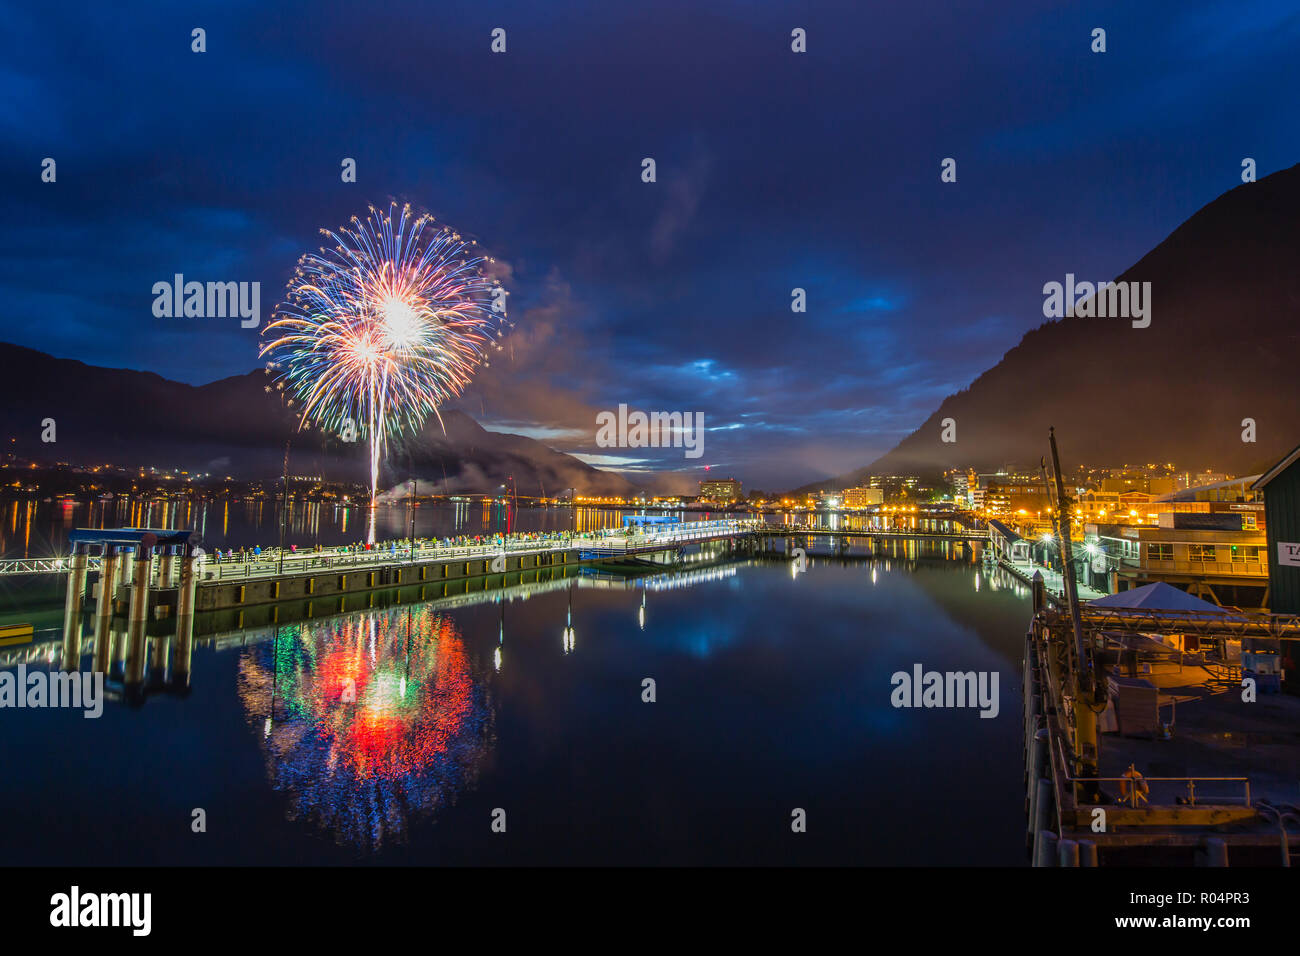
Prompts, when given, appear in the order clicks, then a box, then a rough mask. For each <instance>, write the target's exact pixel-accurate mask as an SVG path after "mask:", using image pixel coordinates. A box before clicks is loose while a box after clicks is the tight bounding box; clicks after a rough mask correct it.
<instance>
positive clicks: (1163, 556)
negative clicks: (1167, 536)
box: [1147, 544, 1174, 561]
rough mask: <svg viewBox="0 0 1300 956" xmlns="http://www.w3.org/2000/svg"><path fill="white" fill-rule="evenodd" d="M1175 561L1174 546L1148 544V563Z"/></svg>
mask: <svg viewBox="0 0 1300 956" xmlns="http://www.w3.org/2000/svg"><path fill="white" fill-rule="evenodd" d="M1173 559H1174V546H1173V545H1172V544H1148V545H1147V560H1148V561H1172V560H1173Z"/></svg>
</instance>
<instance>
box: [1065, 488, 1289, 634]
mask: <svg viewBox="0 0 1300 956" xmlns="http://www.w3.org/2000/svg"><path fill="white" fill-rule="evenodd" d="M1084 547H1085V552H1086V554H1087V556H1088V557H1089V560H1087V561H1085V562H1083V563H1082V564H1081V566H1080V569H1079V579H1080V580H1081V581H1082V583H1084V584H1086V585H1088V586H1089V587H1093V588H1095V589H1097V590H1099V591H1107V592H1111V593H1114V592H1117V591H1125V590H1128V589H1130V588H1135V587H1141V586H1142V585H1144V584H1151V583H1153V582H1156V581H1164V582H1166V583H1168V584H1173V585H1175V586H1177V587H1179V588H1181V589H1183V590H1185V591H1187V592H1188V593H1189V594H1193V595H1195V596H1197V597H1200V598H1203V599H1205V600H1207V601H1212V602H1214V603H1215V604H1218V605H1220V606H1224V607H1240V608H1243V609H1247V610H1258V609H1261V608H1266V607H1268V606H1269V593H1268V592H1269V560H1268V547H1267V541H1266V539H1265V536H1264V533H1263V532H1262V531H1260V530H1258V529H1257V528H1245V527H1243V516H1242V514H1240V513H1233V512H1220V513H1211V512H1202V513H1179V512H1166V513H1163V514H1160V515H1159V516H1158V522H1157V523H1156V524H1155V525H1149V524H1148V525H1135V524H1117V523H1097V522H1094V523H1089V524H1087V525H1086V526H1085V530H1084Z"/></svg>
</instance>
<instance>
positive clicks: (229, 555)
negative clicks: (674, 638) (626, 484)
mask: <svg viewBox="0 0 1300 956" xmlns="http://www.w3.org/2000/svg"><path fill="white" fill-rule="evenodd" d="M622 533H623V529H615V528H607V529H604V530H601V531H595V532H577V531H516V532H511V533H509V534H504V533H497V534H460V535H449V536H446V537H440V538H416V539H415V550H416V552H417V553H418V552H420V551H427V550H429V549H442V550H450V549H455V548H505V547H507V546H520V545H522V546H546V545H550V546H553V547H562V546H567V545H570V544H572V543H573V542H574V541H577V540H590V539H593V538H597V537H601V536H605V535H609V534H622ZM410 548H411V539H410V538H390V539H387V540H384V541H378V542H375V543H374V544H370V543H367V542H364V541H356V542H353V543H352V544H345V545H335V546H330V547H324V546H322V545H319V544H317V545H316V546H315V547H313V548H311V549H310V550H308V549H301V550H300V549H299V548H298V546H297V545H295V544H291V545H289V546H288V547H287V548H285V549H284V556H285V557H291V556H295V557H296V556H298V555H317V556H321V557H336V556H339V555H361V554H367V553H370V554H374V555H376V556H379V555H383V554H389V555H393V556H396V555H398V554H408V553H409V552H410ZM212 555H213V560H214V562H215V563H217V564H223V563H235V564H261V563H264V562H275V561H279V560H280V557H281V554H280V549H279V548H263V547H261V546H260V545H254V546H253V547H251V548H248V547H244V548H228V549H226V550H222V549H220V548H218V549H216V550H215V551H214V552H213V553H212Z"/></svg>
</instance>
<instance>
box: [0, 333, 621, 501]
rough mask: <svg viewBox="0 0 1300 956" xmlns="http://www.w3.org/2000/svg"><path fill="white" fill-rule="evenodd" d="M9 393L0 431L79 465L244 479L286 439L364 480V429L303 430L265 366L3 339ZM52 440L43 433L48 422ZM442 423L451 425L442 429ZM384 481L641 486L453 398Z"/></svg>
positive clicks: (322, 465)
mask: <svg viewBox="0 0 1300 956" xmlns="http://www.w3.org/2000/svg"><path fill="white" fill-rule="evenodd" d="M0 367H3V368H4V369H5V377H6V386H7V391H8V396H7V398H6V402H5V407H4V410H3V412H0V428H3V432H2V433H0V434H2V435H3V437H4V438H5V439H7V441H6V444H7V446H8V449H7V450H8V451H9V452H10V453H12V454H14V455H17V456H19V457H22V458H29V459H33V460H37V461H47V462H56V461H58V462H69V463H72V464H78V465H90V464H101V463H112V464H115V465H122V466H126V467H131V468H134V467H138V466H144V467H157V468H159V469H164V468H165V469H173V468H178V469H181V470H184V471H189V472H191V473H203V472H210V473H212V474H214V475H219V476H225V475H229V476H231V477H233V478H238V479H241V480H249V479H257V478H262V479H273V478H275V477H277V476H279V475H280V474H281V471H282V468H283V464H284V448H285V442H286V441H287V440H288V441H290V450H289V468H290V471H291V472H292V473H293V474H296V475H304V474H312V475H322V476H323V477H326V478H329V479H332V480H338V481H348V480H350V481H354V482H357V483H368V482H369V478H370V467H369V458H368V450H367V449H368V446H367V445H366V444H365V442H364V440H358V441H355V442H351V443H348V442H344V441H342V440H341V439H340V437H339V436H337V435H326V434H324V433H323V432H321V431H320V430H319V429H309V430H307V431H299V430H298V427H297V425H298V416H297V414H296V411H295V409H293V408H290V407H288V406H287V405H286V403H285V402H284V401H283V396H282V395H281V394H280V393H279V392H278V391H277V389H276V388H275V386H274V383H273V382H272V380H271V378H270V377H269V376H268V375H266V373H265V372H264V371H261V370H259V371H255V372H250V373H248V374H247V375H238V376H233V377H231V378H226V379H221V380H220V381H216V382H212V383H210V384H207V385H198V386H195V385H187V384H184V383H182V382H174V381H170V380H168V379H165V378H163V377H162V376H160V375H155V374H154V373H152V372H141V371H135V370H131V369H110V368H99V367H97V366H93V365H86V364H85V363H83V362H78V361H75V360H72V359H60V358H55V357H53V356H51V355H47V354H46V353H44V352H38V351H35V350H33V349H28V348H24V347H22V346H19V345H12V344H6V343H0ZM49 421H52V422H53V436H54V439H55V440H54V441H53V442H46V441H43V440H42V436H43V435H48V434H50V429H49V427H48V426H47V424H46V423H47V422H49ZM444 427H445V432H444ZM384 457H385V465H384V468H383V470H382V472H381V476H380V481H381V484H382V485H390V486H391V485H394V484H397V483H399V482H402V481H405V480H406V479H407V478H409V477H412V476H414V477H416V478H418V479H420V483H421V484H420V487H421V490H422V491H423V490H424V487H425V483H426V482H428V485H429V488H430V490H432V491H435V492H449V493H454V492H467V493H474V492H486V493H495V492H497V491H498V490H499V489H500V486H501V485H502V484H504V483H506V482H507V481H508V480H509V479H511V478H513V479H514V485H515V488H516V490H517V492H518V494H520V495H538V494H546V495H551V496H554V495H559V494H561V493H562V492H564V491H565V490H566V489H569V488H572V489H575V490H576V491H578V492H580V493H586V494H593V495H626V494H632V493H635V492H636V491H637V490H638V489H637V488H636V486H635V485H633V484H632V483H631V482H629V481H627V480H626V479H625V478H623V477H622V476H620V475H616V474H612V473H610V472H605V471H600V470H599V469H596V468H593V467H591V466H590V465H587V464H586V463H584V462H582V461H579V460H578V459H576V458H574V457H572V456H570V455H565V454H563V453H561V452H557V451H555V450H553V449H551V448H548V447H547V446H545V445H543V444H542V443H541V442H538V441H535V440H533V439H531V438H526V437H523V436H520V435H508V434H502V433H499V432H491V431H488V430H487V429H485V428H483V427H482V426H480V425H479V424H478V423H477V422H475V421H474V420H473V419H472V418H470V417H469V416H468V415H466V414H464V413H463V412H460V411H457V410H454V409H444V410H442V411H441V421H439V418H438V417H436V416H431V417H430V419H429V420H428V421H427V422H426V423H425V425H424V428H423V429H422V430H421V431H420V432H419V433H418V434H415V435H408V436H406V437H404V438H400V439H395V440H394V441H393V442H391V443H390V446H389V448H388V450H387V454H386V455H385V456H384Z"/></svg>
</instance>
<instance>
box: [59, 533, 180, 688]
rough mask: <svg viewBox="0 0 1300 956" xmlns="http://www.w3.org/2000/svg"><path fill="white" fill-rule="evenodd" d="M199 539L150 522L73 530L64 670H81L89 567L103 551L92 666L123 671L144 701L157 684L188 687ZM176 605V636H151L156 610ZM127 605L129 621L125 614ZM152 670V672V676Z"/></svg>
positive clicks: (112, 674)
mask: <svg viewBox="0 0 1300 956" xmlns="http://www.w3.org/2000/svg"><path fill="white" fill-rule="evenodd" d="M192 542H193V533H192V532H190V531H168V530H151V529H147V528H112V529H107V530H96V529H84V528H78V529H77V530H75V531H73V532H72V533H71V534H70V535H69V543H70V545H71V548H72V554H71V556H70V557H69V574H68V579H67V580H68V585H67V586H68V589H67V594H66V596H65V599H64V612H63V655H62V665H61V666H62V669H63V670H65V671H75V670H80V669H81V655H82V642H83V639H84V632H85V627H84V615H85V612H86V610H87V607H86V605H87V603H88V602H87V600H86V598H87V590H86V584H87V578H88V577H89V575H88V571H87V568H88V564H89V558H90V557H91V554H92V552H94V553H95V554H96V555H97V556H98V558H99V579H98V582H97V587H96V591H97V594H96V595H95V608H94V628H93V634H94V639H95V658H94V662H93V669H94V670H95V671H100V672H103V673H104V674H105V675H106V676H107V677H109V678H110V679H113V678H120V679H121V681H122V684H123V689H124V691H125V694H126V697H127V699H128V700H131V701H138V700H142V699H143V698H144V696H145V695H146V694H147V693H149V692H151V691H159V690H180V691H184V690H185V689H186V688H188V686H189V677H190V659H191V655H192V652H193V645H194V596H195V592H196V589H197V585H198V577H197V574H196V568H195V564H196V561H197V553H196V550H197V549H195V548H194V546H193V543H192ZM164 598H165V599H166V600H164ZM172 606H174V607H175V610H176V628H175V633H174V635H169V636H166V637H148V636H147V634H146V630H147V624H148V621H149V617H150V612H151V610H155V611H156V610H158V609H160V608H169V607H172ZM123 610H124V611H125V622H123V621H122V619H121V611H123ZM123 625H124V626H123ZM173 640H175V643H176V654H175V657H174V659H172V655H171V643H172V641H173ZM150 660H152V667H150V666H149V663H150ZM146 671H149V674H148V682H147V683H146Z"/></svg>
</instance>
